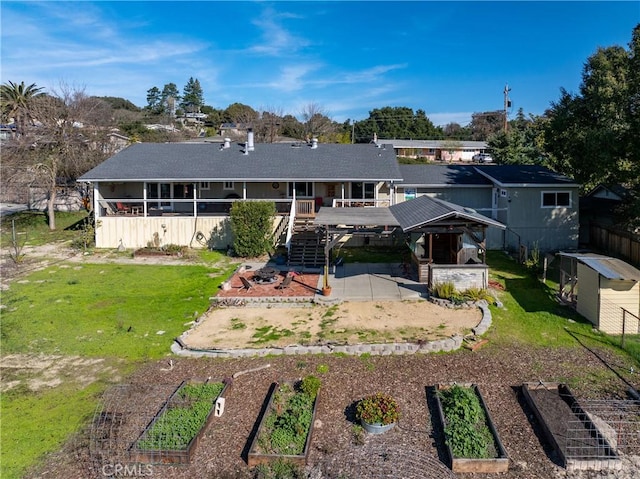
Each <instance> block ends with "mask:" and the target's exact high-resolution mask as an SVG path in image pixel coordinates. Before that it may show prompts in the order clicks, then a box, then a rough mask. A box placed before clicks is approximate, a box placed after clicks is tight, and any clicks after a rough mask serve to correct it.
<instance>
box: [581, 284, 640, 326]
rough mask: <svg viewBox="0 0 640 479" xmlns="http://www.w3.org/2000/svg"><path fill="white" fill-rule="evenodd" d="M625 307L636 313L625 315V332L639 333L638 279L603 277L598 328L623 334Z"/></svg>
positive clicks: (639, 301) (639, 296) (639, 304)
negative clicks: (627, 279) (625, 279)
mask: <svg viewBox="0 0 640 479" xmlns="http://www.w3.org/2000/svg"><path fill="white" fill-rule="evenodd" d="M578 298H579V297H578ZM578 300H579V299H578ZM623 309H626V310H627V311H629V312H630V313H631V314H632V315H635V318H634V317H633V316H632V315H628V314H627V315H625V325H624V327H625V332H626V333H627V334H638V326H639V325H638V319H637V318H638V316H640V285H639V284H638V282H636V281H622V280H610V279H606V278H604V277H601V279H600V321H599V322H600V326H599V328H598V329H600V330H601V331H604V332H605V333H608V334H622V320H623Z"/></svg>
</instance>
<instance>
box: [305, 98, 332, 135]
mask: <svg viewBox="0 0 640 479" xmlns="http://www.w3.org/2000/svg"><path fill="white" fill-rule="evenodd" d="M300 118H301V119H302V124H303V125H304V134H305V138H307V139H311V138H318V139H320V140H323V139H324V140H325V141H326V138H322V137H323V136H328V135H330V134H331V133H333V131H334V129H333V121H331V118H329V117H328V116H327V115H326V112H325V110H324V108H322V107H321V106H320V105H319V104H317V103H313V102H312V103H309V104H307V105H305V106H304V108H303V109H302V111H301V112H300Z"/></svg>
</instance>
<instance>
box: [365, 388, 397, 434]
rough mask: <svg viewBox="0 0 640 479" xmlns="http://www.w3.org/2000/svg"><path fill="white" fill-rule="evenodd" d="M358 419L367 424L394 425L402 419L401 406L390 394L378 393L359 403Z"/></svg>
mask: <svg viewBox="0 0 640 479" xmlns="http://www.w3.org/2000/svg"><path fill="white" fill-rule="evenodd" d="M356 418H358V419H361V420H362V421H364V422H366V423H367V424H382V425H383V426H384V425H387V424H392V423H394V422H396V421H397V420H398V419H399V418H400V406H398V403H397V402H396V400H395V399H394V398H392V397H391V396H389V395H388V394H384V393H376V394H373V395H371V396H367V397H365V398H363V399H361V400H360V401H358V404H357V405H356Z"/></svg>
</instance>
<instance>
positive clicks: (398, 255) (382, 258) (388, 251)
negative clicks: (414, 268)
mask: <svg viewBox="0 0 640 479" xmlns="http://www.w3.org/2000/svg"><path fill="white" fill-rule="evenodd" d="M408 254H409V250H408V249H407V247H406V246H398V247H390V248H386V247H379V246H363V247H361V248H340V249H339V250H338V251H337V252H336V259H337V258H343V260H344V261H345V262H346V263H402V261H403V259H405V258H406V257H407V256H408Z"/></svg>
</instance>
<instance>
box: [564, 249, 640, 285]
mask: <svg viewBox="0 0 640 479" xmlns="http://www.w3.org/2000/svg"><path fill="white" fill-rule="evenodd" d="M559 255H560V256H566V257H569V258H574V259H576V260H577V261H579V262H580V263H583V264H585V265H586V266H588V267H589V268H591V269H592V270H594V271H596V272H597V273H598V274H600V275H601V276H604V277H605V278H607V279H618V280H623V281H640V270H638V269H637V268H634V267H633V266H631V265H630V264H628V263H625V262H624V261H622V260H621V259H618V258H611V257H610V256H604V255H600V254H595V253H559Z"/></svg>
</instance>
